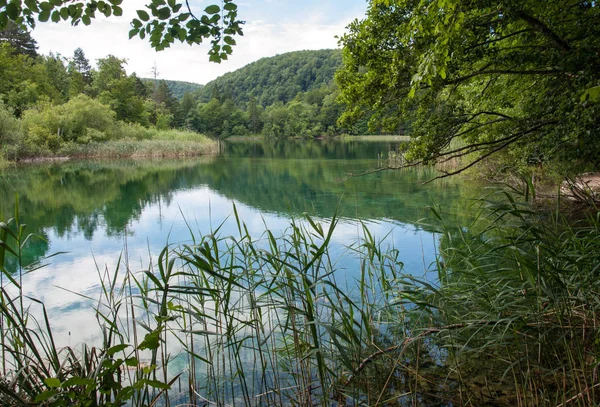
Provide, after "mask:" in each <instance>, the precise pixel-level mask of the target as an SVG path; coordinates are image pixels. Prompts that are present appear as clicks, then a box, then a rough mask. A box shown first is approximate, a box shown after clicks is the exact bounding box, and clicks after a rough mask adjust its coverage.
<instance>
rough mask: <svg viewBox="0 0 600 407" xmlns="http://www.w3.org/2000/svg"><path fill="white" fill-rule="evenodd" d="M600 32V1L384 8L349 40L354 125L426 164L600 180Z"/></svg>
mask: <svg viewBox="0 0 600 407" xmlns="http://www.w3.org/2000/svg"><path fill="white" fill-rule="evenodd" d="M599 20H600V6H599V5H598V3H597V2H594V1H567V0H553V1H544V2H540V1H513V0H507V1H501V2H492V3H490V2H488V1H479V0H477V1H464V0H432V1H416V0H385V1H384V0H373V1H372V2H371V4H370V7H369V10H368V13H367V17H366V18H365V19H364V20H362V21H354V22H353V23H352V24H351V25H350V26H349V32H348V34H346V35H345V36H344V37H343V38H342V39H341V43H342V44H343V46H344V68H343V69H342V70H341V72H339V73H338V74H337V82H338V84H339V86H340V89H341V90H342V100H343V101H344V102H345V103H347V105H348V110H347V112H346V113H345V114H344V117H343V121H344V122H347V123H352V122H355V121H356V120H358V119H359V118H360V117H362V116H363V115H364V114H365V112H369V113H371V112H374V114H373V115H372V117H371V119H370V124H371V125H372V126H379V125H382V126H384V128H387V129H389V130H391V131H404V132H405V133H406V134H408V135H410V136H412V140H413V142H412V144H411V149H410V154H409V155H408V158H413V159H417V160H422V161H423V162H432V161H445V160H447V159H450V158H453V157H462V156H465V155H467V154H469V153H472V154H471V155H470V157H471V158H472V160H479V159H483V158H485V157H487V156H489V155H491V154H493V153H495V152H498V151H500V150H505V151H506V150H508V151H509V153H510V154H512V155H513V159H512V163H515V162H516V163H517V164H518V163H521V164H532V163H544V162H550V161H552V162H565V163H567V164H568V166H569V169H570V170H572V171H581V170H582V169H598V168H599V167H600V144H599V143H598V142H597V139H598V128H599V125H600V119H599V118H600V104H599V102H600V97H599V96H600V88H599V85H600V54H599V52H598V49H599V47H600V35H599V34H600V32H599V31H600V29H599V28H598V27H599V25H598V21H599ZM455 139H460V140H462V141H463V142H464V143H465V144H464V145H463V147H460V148H455V149H453V150H449V146H450V143H451V142H452V141H453V140H455Z"/></svg>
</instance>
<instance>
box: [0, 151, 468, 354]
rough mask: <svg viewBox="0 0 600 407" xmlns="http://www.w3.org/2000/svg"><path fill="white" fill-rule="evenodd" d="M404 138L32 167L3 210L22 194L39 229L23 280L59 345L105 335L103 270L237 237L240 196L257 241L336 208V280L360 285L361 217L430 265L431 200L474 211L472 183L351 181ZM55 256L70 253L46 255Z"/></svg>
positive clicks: (21, 173)
mask: <svg viewBox="0 0 600 407" xmlns="http://www.w3.org/2000/svg"><path fill="white" fill-rule="evenodd" d="M397 146H398V144H397V143H391V142H364V141H363V142H356V141H355V142H343V141H335V142H331V141H318V140H315V141H311V142H306V141H302V142H300V141H297V142H295V141H286V142H231V143H227V144H225V145H224V146H223V152H222V155H221V156H219V157H214V158H199V159H191V160H138V161H110V162H106V161H104V162H103V161H85V162H66V163H64V162H62V163H46V164H36V165H28V166H23V167H18V168H16V169H10V170H6V171H5V172H4V174H2V176H1V177H0V180H1V181H0V214H2V217H3V219H8V218H10V217H12V216H13V214H14V210H15V209H14V208H15V200H16V199H17V196H18V205H19V216H20V222H21V223H25V224H27V229H26V232H28V233H34V234H36V235H39V238H32V239H31V240H30V242H29V243H28V245H27V246H26V252H25V256H24V263H25V265H27V264H39V263H42V264H45V267H43V268H40V269H37V270H35V271H33V272H29V273H26V274H24V275H23V277H22V278H23V287H24V293H25V294H26V295H30V296H33V297H36V298H38V299H40V300H42V301H43V302H44V303H45V304H46V307H47V311H48V314H49V315H50V317H51V322H52V324H53V327H54V329H55V335H56V340H57V343H58V344H59V345H76V344H79V343H82V342H85V343H88V344H89V343H98V341H99V329H98V327H97V324H96V319H95V316H94V311H93V309H92V305H93V304H94V302H93V301H91V300H90V299H89V298H94V299H95V298H98V296H99V294H100V290H101V286H100V283H99V281H100V277H101V276H102V275H104V273H105V270H108V271H109V272H112V271H113V270H115V269H116V267H117V265H118V263H119V259H121V267H122V269H125V267H124V263H125V262H126V263H127V265H128V266H129V267H130V268H131V269H133V270H143V269H145V268H147V267H148V264H149V262H150V259H151V258H155V257H156V255H157V254H158V253H159V252H160V250H161V249H162V248H163V247H164V245H165V244H166V243H181V242H189V241H190V239H191V232H192V233H194V234H195V235H196V236H200V235H203V234H208V233H212V232H213V231H214V230H215V229H216V228H218V227H219V226H220V229H219V235H221V236H229V235H236V234H237V233H238V232H237V225H236V223H235V221H234V220H233V219H232V213H233V205H235V206H236V208H237V211H238V213H239V216H240V218H241V220H242V221H243V222H244V223H245V224H246V225H247V228H248V231H249V232H250V234H251V235H252V236H253V237H255V238H257V239H259V238H260V237H261V236H263V233H264V231H265V228H269V229H270V230H272V231H273V233H274V234H275V236H278V235H281V234H282V233H283V232H284V231H285V230H286V229H287V228H288V227H289V224H290V221H291V219H297V220H299V221H300V222H301V221H302V220H301V219H302V217H303V216H304V215H305V214H308V215H309V216H311V217H313V218H315V219H317V220H319V221H320V222H323V223H324V224H328V222H329V220H330V219H331V217H332V216H333V215H334V214H336V213H337V215H338V216H340V217H341V220H340V222H339V224H338V226H337V228H336V230H335V233H334V236H333V244H332V246H331V249H332V253H333V255H334V257H337V263H336V264H337V274H338V281H343V282H344V283H345V284H347V285H348V287H350V288H349V289H350V290H351V289H352V288H351V287H352V285H353V283H354V281H355V279H356V278H358V274H359V267H358V264H359V260H358V258H356V256H355V255H354V254H353V253H352V252H351V251H349V250H348V247H349V246H351V245H355V244H356V243H357V242H358V241H359V240H360V238H361V233H362V232H361V224H360V222H358V221H357V219H360V220H361V222H363V223H364V224H365V225H366V226H367V227H368V228H369V230H370V231H371V233H372V234H374V235H375V236H376V238H377V239H378V240H381V242H382V245H383V246H384V247H387V246H390V247H395V248H397V249H398V250H399V251H400V259H401V260H402V261H403V263H404V265H405V271H407V272H409V273H412V274H415V275H419V276H422V275H425V274H427V270H429V267H430V264H431V263H432V262H433V261H434V259H435V253H436V246H437V240H438V239H437V237H436V235H435V234H434V233H433V232H431V229H430V228H428V227H424V226H423V225H424V224H426V223H427V222H428V221H429V220H431V218H430V217H429V214H430V211H429V209H428V206H429V205H432V204H434V203H435V204H437V205H440V206H441V207H442V208H444V209H446V210H447V211H450V212H454V213H465V212H467V210H466V208H467V207H468V197H469V196H471V194H472V193H473V189H472V187H471V186H469V185H465V184H463V183H462V182H461V181H460V180H458V179H451V180H440V181H436V182H434V183H430V184H427V185H426V186H424V185H422V183H423V182H424V181H426V180H428V179H430V178H432V177H433V176H434V173H433V172H432V171H431V170H428V169H419V168H415V169H407V170H403V171H394V172H392V171H383V172H376V173H372V174H369V175H365V176H361V177H354V178H350V179H347V180H345V181H341V180H342V179H344V178H346V176H347V175H348V174H349V173H354V174H359V173H362V172H364V171H368V170H371V169H375V168H377V167H378V166H379V165H380V164H381V161H380V160H379V159H378V157H381V156H384V157H386V156H387V153H388V152H389V151H390V150H394V149H396V148H397ZM452 219H454V218H452ZM125 249H126V250H125ZM54 253H60V254H58V255H57V256H54V257H51V258H47V257H48V256H50V255H52V254H54ZM8 261H9V264H8V266H9V268H12V269H13V270H16V269H17V266H16V264H14V261H13V262H12V263H10V261H11V260H10V259H8ZM14 275H15V276H16V275H17V274H14ZM429 278H433V277H432V276H429ZM4 284H6V279H4ZM78 294H81V295H83V296H85V297H88V298H85V297H83V296H81V295H78Z"/></svg>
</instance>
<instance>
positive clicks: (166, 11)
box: [156, 7, 171, 20]
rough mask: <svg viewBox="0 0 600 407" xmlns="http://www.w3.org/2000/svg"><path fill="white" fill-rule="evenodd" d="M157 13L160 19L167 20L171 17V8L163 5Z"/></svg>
mask: <svg viewBox="0 0 600 407" xmlns="http://www.w3.org/2000/svg"><path fill="white" fill-rule="evenodd" d="M156 15H157V17H158V18H159V19H160V20H166V19H168V18H169V17H171V9H170V8H169V7H163V8H161V9H158V10H157V11H156Z"/></svg>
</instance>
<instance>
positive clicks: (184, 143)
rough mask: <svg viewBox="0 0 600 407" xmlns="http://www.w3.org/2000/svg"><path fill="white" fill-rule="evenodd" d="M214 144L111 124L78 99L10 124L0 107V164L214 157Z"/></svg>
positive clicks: (105, 111)
mask: <svg viewBox="0 0 600 407" xmlns="http://www.w3.org/2000/svg"><path fill="white" fill-rule="evenodd" d="M217 152H218V143H217V141H215V140H211V139H209V138H208V137H206V136H204V135H202V134H199V133H196V132H192V131H187V130H176V129H159V128H156V127H148V126H142V125H140V124H136V123H125V122H123V121H119V120H116V119H115V114H114V112H112V111H111V110H110V108H109V107H108V106H106V105H103V104H101V103H100V102H98V101H97V100H94V99H90V98H88V97H85V96H81V95H80V96H78V97H76V98H73V99H71V100H70V101H69V102H67V103H65V104H63V105H57V106H55V105H51V104H42V105H40V106H37V107H36V108H34V109H30V110H27V111H26V112H24V114H23V116H22V117H21V118H16V117H14V116H13V115H12V112H11V111H10V110H9V109H8V108H6V106H4V105H2V104H0V161H2V160H3V161H13V162H14V161H21V160H43V159H51V158H56V157H63V158H64V157H69V158H129V157H181V156H196V155H207V154H208V155H214V154H217Z"/></svg>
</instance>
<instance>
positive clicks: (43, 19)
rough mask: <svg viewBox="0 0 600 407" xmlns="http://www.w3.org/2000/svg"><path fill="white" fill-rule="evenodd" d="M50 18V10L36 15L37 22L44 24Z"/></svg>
mask: <svg viewBox="0 0 600 407" xmlns="http://www.w3.org/2000/svg"><path fill="white" fill-rule="evenodd" d="M49 18H50V10H42V12H41V13H40V14H38V20H39V21H41V22H42V23H45V22H46V21H48V19H49Z"/></svg>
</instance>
